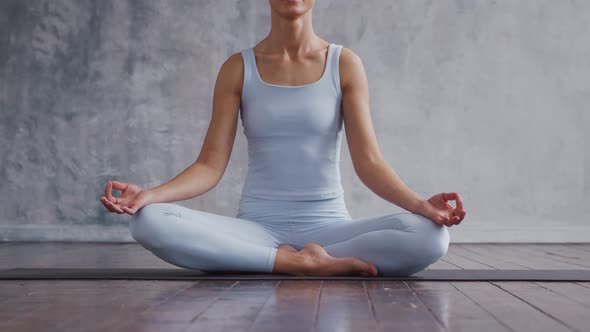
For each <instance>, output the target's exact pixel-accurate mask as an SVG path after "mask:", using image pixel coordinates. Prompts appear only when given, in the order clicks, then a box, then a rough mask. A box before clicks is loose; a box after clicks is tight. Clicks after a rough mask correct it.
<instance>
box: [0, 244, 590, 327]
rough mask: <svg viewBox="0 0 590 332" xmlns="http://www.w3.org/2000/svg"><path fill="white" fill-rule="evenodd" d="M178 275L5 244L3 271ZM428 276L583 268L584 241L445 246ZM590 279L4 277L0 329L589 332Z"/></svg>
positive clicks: (125, 255) (129, 247)
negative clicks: (135, 270) (467, 271)
mask: <svg viewBox="0 0 590 332" xmlns="http://www.w3.org/2000/svg"><path fill="white" fill-rule="evenodd" d="M17 267H26V268H32V267H87V268H90V267H91V268H101V267H104V268H125V267H130V268H154V267H155V268H176V267H175V266H173V265H170V264H168V263H166V262H163V261H161V260H160V259H159V258H157V257H155V256H154V255H153V254H151V253H150V252H149V251H147V250H145V249H143V248H142V247H141V246H139V245H137V244H130V243H124V244H105V243H11V242H7V243H0V269H9V268H17ZM429 269H523V270H529V269H543V270H551V269H555V270H559V269H569V270H571V269H581V270H582V269H583V270H588V269H590V245H589V244H542V245H541V244H451V246H450V248H449V252H448V253H447V255H445V257H443V259H442V260H440V261H439V262H437V263H436V264H434V265H432V266H430V267H429ZM589 313H590V282H463V281H461V282H438V281H437V282H424V281H421V282H415V281H408V282H405V281H354V280H352V281H351V280H348V281H341V280H247V281H236V280H199V281H127V280H37V281H35V280H32V281H30V280H3V281H0V331H110V332H114V331H166V332H168V331H170V332H172V331H281V332H288V331H331V332H333V331H478V332H479V331H552V332H553V331H590V315H589Z"/></svg>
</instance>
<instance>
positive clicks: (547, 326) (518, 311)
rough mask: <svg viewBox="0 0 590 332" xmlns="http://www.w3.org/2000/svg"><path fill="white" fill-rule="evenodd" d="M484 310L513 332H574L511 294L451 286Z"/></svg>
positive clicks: (473, 285)
mask: <svg viewBox="0 0 590 332" xmlns="http://www.w3.org/2000/svg"><path fill="white" fill-rule="evenodd" d="M451 285H453V286H454V287H455V288H457V289H458V290H459V291H460V292H462V293H463V294H465V296H467V297H468V298H470V299H471V300H472V301H473V302H475V303H477V304H478V305H479V306H480V307H481V308H482V309H484V310H486V311H487V312H488V313H490V314H491V315H493V316H494V317H495V318H496V319H498V320H499V321H501V322H502V325H504V326H508V327H510V328H511V329H512V330H514V331H539V332H540V331H543V332H545V331H546V332H561V331H571V330H570V329H569V328H568V327H567V326H566V325H564V324H563V323H561V322H559V321H557V320H555V319H553V318H551V317H549V316H547V315H545V314H544V313H543V312H541V311H539V310H537V309H536V308H534V307H532V306H530V305H529V304H528V303H526V302H524V301H522V300H521V299H519V298H517V297H515V296H513V295H512V294H511V293H509V292H507V291H504V290H503V289H501V288H499V287H497V286H495V285H493V284H491V283H488V282H451Z"/></svg>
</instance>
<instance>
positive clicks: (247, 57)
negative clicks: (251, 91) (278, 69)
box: [241, 47, 256, 94]
mask: <svg viewBox="0 0 590 332" xmlns="http://www.w3.org/2000/svg"><path fill="white" fill-rule="evenodd" d="M241 53H242V61H243V62H244V81H243V84H242V94H244V93H245V91H246V90H247V89H248V86H250V85H251V84H252V80H253V79H254V78H255V77H254V76H253V75H254V74H255V72H254V70H256V65H255V63H254V61H256V60H255V58H254V50H253V48H252V47H248V48H244V49H242V50H241Z"/></svg>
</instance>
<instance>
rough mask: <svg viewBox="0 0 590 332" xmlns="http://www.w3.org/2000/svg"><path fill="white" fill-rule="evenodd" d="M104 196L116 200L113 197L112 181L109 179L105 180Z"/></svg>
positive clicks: (112, 200)
mask: <svg viewBox="0 0 590 332" xmlns="http://www.w3.org/2000/svg"><path fill="white" fill-rule="evenodd" d="M104 196H105V197H106V198H107V199H108V200H109V201H111V202H115V201H116V199H115V197H113V183H112V182H111V181H109V182H107V185H106V187H104Z"/></svg>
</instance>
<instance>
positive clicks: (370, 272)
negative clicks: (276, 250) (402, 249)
mask: <svg viewBox="0 0 590 332" xmlns="http://www.w3.org/2000/svg"><path fill="white" fill-rule="evenodd" d="M299 253H300V254H301V255H302V256H303V257H304V258H305V262H306V265H307V266H308V268H307V269H306V270H307V271H305V275H311V276H333V275H353V274H360V275H361V276H371V277H374V276H376V275H377V273H378V271H377V267H376V266H375V265H374V264H371V263H367V262H364V261H362V260H360V259H358V258H355V257H342V258H338V257H332V256H330V255H329V254H328V253H327V252H326V250H325V249H324V248H323V247H322V246H320V245H318V244H315V243H308V244H306V245H305V246H304V247H303V249H301V250H300V251H299Z"/></svg>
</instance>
